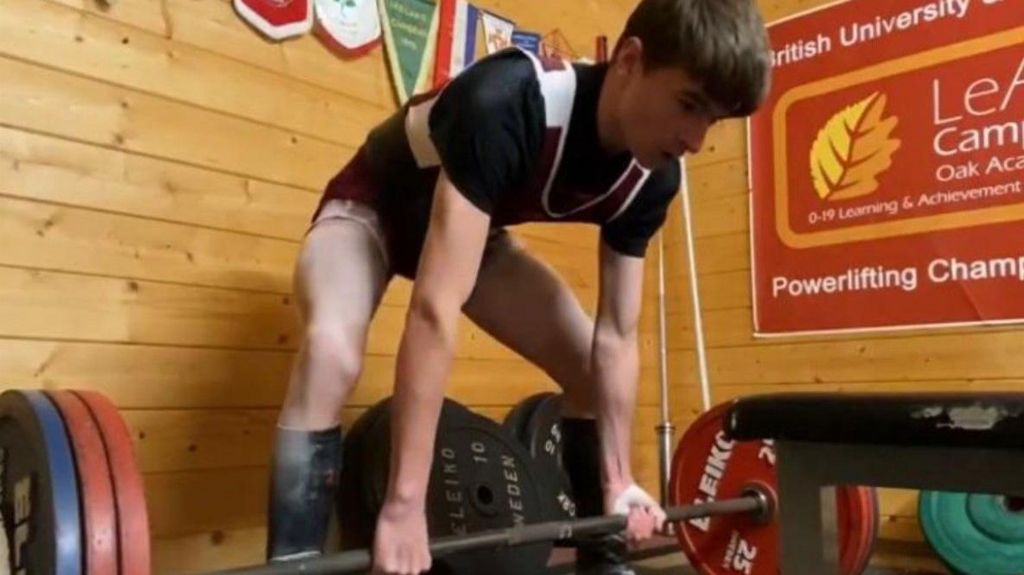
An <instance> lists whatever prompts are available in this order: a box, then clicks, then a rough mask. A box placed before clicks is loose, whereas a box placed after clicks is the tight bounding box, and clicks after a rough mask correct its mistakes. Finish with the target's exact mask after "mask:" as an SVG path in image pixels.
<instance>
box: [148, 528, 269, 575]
mask: <svg viewBox="0 0 1024 575" xmlns="http://www.w3.org/2000/svg"><path fill="white" fill-rule="evenodd" d="M266 544H267V530H266V528H265V527H249V528H244V529H230V530H223V529H215V530H211V531H208V532H205V533H198V534H190V535H184V536H178V537H159V538H154V540H153V542H152V551H153V560H152V561H153V574H154V575H165V574H166V575H184V574H188V573H195V574H200V573H209V572H210V571H216V570H222V569H230V568H232V567H242V566H245V565H254V564H259V563H260V562H262V561H264V557H265V555H264V549H265V548H266Z"/></svg>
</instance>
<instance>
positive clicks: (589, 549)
mask: <svg viewBox="0 0 1024 575" xmlns="http://www.w3.org/2000/svg"><path fill="white" fill-rule="evenodd" d="M562 465H563V467H564V468H565V472H566V473H567V474H568V475H569V482H570V484H571V485H572V490H573V497H574V498H575V502H576V516H577V517H580V518H583V517H596V516H600V515H604V490H603V489H602V488H601V442H600V439H599V437H598V435H597V423H596V422H595V421H594V420H593V419H577V418H568V417H567V418H563V419H562ZM575 547H576V565H577V571H580V572H590V570H592V569H593V570H595V571H593V572H602V571H600V570H599V568H600V567H601V566H613V565H620V564H623V563H624V562H625V557H626V553H627V548H626V542H625V538H624V537H623V536H622V535H621V534H613V535H602V536H592V537H586V538H577V539H576V540H575Z"/></svg>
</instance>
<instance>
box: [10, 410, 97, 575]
mask: <svg viewBox="0 0 1024 575" xmlns="http://www.w3.org/2000/svg"><path fill="white" fill-rule="evenodd" d="M0 490H2V493H0V513H2V516H3V523H4V525H3V528H4V533H5V534H6V536H7V538H8V549H9V563H10V565H9V567H10V572H11V573H31V574H37V573H38V574H40V575H44V574H45V575H50V574H54V575H80V574H81V573H82V563H83V561H82V523H81V521H82V518H81V513H80V511H79V509H80V507H79V499H78V474H77V472H76V470H75V460H74V456H73V455H72V451H71V444H70V443H69V441H68V436H67V431H66V430H65V427H64V422H63V420H62V419H61V416H60V413H59V412H58V411H57V408H56V407H54V405H53V404H52V403H51V402H50V400H49V399H48V398H47V397H46V396H45V395H44V394H43V393H42V392H40V391H17V390H10V391H5V392H4V393H2V394H0Z"/></svg>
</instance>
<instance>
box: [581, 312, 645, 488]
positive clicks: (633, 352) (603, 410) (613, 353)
mask: <svg viewBox="0 0 1024 575" xmlns="http://www.w3.org/2000/svg"><path fill="white" fill-rule="evenodd" d="M602 331H603V330H601V329H598V330H597V331H596V333H595V337H594V343H593V348H592V356H591V357H592V361H591V370H592V371H591V373H592V374H593V376H594V380H595V381H594V384H595V390H596V399H597V402H596V411H597V430H598V434H599V436H600V437H601V479H602V481H603V482H604V484H605V485H628V484H630V483H633V475H632V471H631V465H630V445H631V441H632V427H633V410H634V408H635V406H636V382H637V378H638V375H639V354H638V352H637V338H636V334H635V333H633V334H619V333H616V332H609V333H602Z"/></svg>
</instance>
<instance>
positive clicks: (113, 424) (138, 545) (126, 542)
mask: <svg viewBox="0 0 1024 575" xmlns="http://www.w3.org/2000/svg"><path fill="white" fill-rule="evenodd" d="M74 393H75V394H76V395H77V396H78V397H79V398H81V399H82V401H83V402H85V404H86V405H87V406H88V407H89V411H90V412H91V413H92V416H93V419H95V420H96V423H97V424H98V425H99V429H100V433H101V434H102V435H103V442H104V444H105V445H106V448H107V459H108V461H109V465H110V470H111V471H112V477H113V480H114V481H113V483H114V500H115V501H116V503H117V517H118V531H119V534H120V547H119V552H120V557H119V563H120V566H121V571H120V573H121V575H149V573H150V570H151V567H150V540H149V516H148V515H147V512H146V495H145V491H144V489H143V485H142V475H141V474H140V473H139V468H138V466H137V465H136V464H135V453H134V444H133V442H132V436H131V433H130V432H129V431H128V426H127V425H125V422H124V419H122V418H121V414H120V413H118V411H117V408H116V407H115V406H114V404H113V403H111V402H110V400H109V399H107V398H106V397H105V396H103V395H102V394H100V393H97V392H95V391H84V390H78V391H75V392H74Z"/></svg>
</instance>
